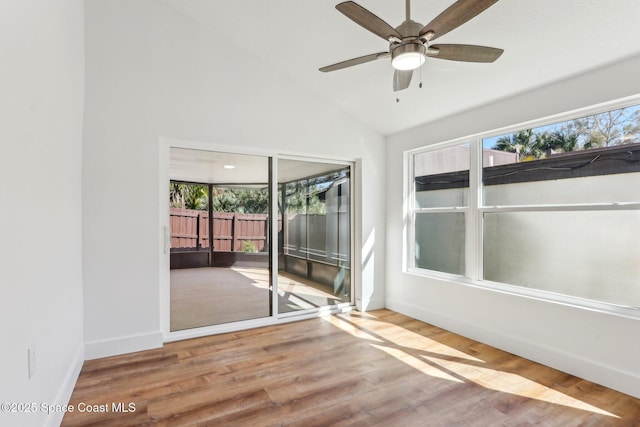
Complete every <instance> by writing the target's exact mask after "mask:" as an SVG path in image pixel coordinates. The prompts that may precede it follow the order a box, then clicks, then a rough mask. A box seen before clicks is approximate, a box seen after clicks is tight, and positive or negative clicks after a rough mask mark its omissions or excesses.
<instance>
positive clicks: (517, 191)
mask: <svg viewBox="0 0 640 427" xmlns="http://www.w3.org/2000/svg"><path fill="white" fill-rule="evenodd" d="M483 183H484V185H485V189H484V204H485V205H487V206H508V205H526V204H562V203H605V202H636V201H639V200H640V195H639V194H640V193H638V192H637V191H634V190H633V189H635V188H637V187H638V184H640V106H638V105H636V106H632V107H626V108H621V109H618V110H613V111H608V112H604V113H600V114H594V115H591V116H587V117H581V118H578V119H573V120H567V121H564V122H560V123H556V124H552V125H546V126H541V127H537V128H532V129H525V130H522V131H519V132H515V133H512V134H505V135H500V136H496V137H492V138H486V139H484V140H483Z"/></svg>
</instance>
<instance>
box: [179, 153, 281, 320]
mask: <svg viewBox="0 0 640 427" xmlns="http://www.w3.org/2000/svg"><path fill="white" fill-rule="evenodd" d="M270 164H271V159H270V158H268V157H261V156H247V155H238V154H229V153H216V152H209V151H198V150H186V149H178V148H173V149H171V178H172V181H171V183H170V191H169V203H170V208H169V209H170V226H171V250H170V264H171V272H170V328H171V331H178V330H184V329H193V328H198V327H205V326H212V325H220V324H224V323H231V322H238V321H243V320H250V319H258V318H264V317H269V316H271V314H272V297H271V295H272V294H271V269H270V262H269V260H270V256H269V253H270V243H269V242H270V239H269V235H270V226H269V225H270V220H269V212H270V203H269V200H270V196H269V188H270V186H269V175H270V174H269V170H270Z"/></svg>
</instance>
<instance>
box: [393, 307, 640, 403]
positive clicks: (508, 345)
mask: <svg viewBox="0 0 640 427" xmlns="http://www.w3.org/2000/svg"><path fill="white" fill-rule="evenodd" d="M386 307H387V308H388V309H389V310H393V311H396V312H398V313H401V314H404V315H406V316H409V317H412V318H414V319H418V320H421V321H423V322H426V323H429V324H432V325H434V326H437V327H439V328H443V329H446V330H448V331H451V332H454V333H456V334H459V335H462V336H465V337H468V338H471V339H474V340H476V341H480V342H482V343H484V344H488V345H490V346H492V347H495V348H498V349H500V350H504V351H507V352H509V353H513V354H515V355H518V356H520V357H524V358H526V359H529V360H533V361H534V362H538V363H541V364H543V365H546V366H549V367H551V368H554V369H558V370H560V371H562V372H566V373H568V374H571V375H575V376H577V377H579V378H584V379H586V380H588V381H591V382H594V383H597V384H600V385H603V386H605V387H609V388H611V389H614V390H617V391H620V392H622V393H626V394H628V395H630V396H633V397H636V398H640V378H638V377H637V376H635V375H633V374H631V373H628V372H624V371H620V370H618V369H616V368H613V367H610V366H606V365H603V364H601V363H598V362H595V361H593V360H588V359H584V358H581V357H579V356H577V355H575V354H572V353H566V352H564V351H561V350H559V349H557V348H551V347H547V346H544V345H541V344H539V343H537V342H533V341H528V340H526V339H525V338H522V337H516V336H512V335H509V334H505V333H503V332H501V331H498V330H494V329H491V328H486V327H481V326H478V325H475V324H473V325H472V324H469V323H465V322H463V321H461V320H460V319H454V318H450V317H447V316H443V315H441V314H437V313H433V312H429V311H426V310H424V309H422V308H421V307H417V306H415V305H412V304H407V303H404V302H401V301H396V300H387V301H386Z"/></svg>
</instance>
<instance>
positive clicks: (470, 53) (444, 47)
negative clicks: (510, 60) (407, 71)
mask: <svg viewBox="0 0 640 427" xmlns="http://www.w3.org/2000/svg"><path fill="white" fill-rule="evenodd" d="M429 49H438V54H436V55H433V56H431V55H429V57H430V58H439V59H448V60H450V61H463V62H493V61H495V60H496V59H498V58H499V57H500V55H502V52H504V50H502V49H496V48H495V47H485V46H472V45H468V44H434V45H431V46H429Z"/></svg>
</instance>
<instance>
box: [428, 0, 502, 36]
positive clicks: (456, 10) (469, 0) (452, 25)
mask: <svg viewBox="0 0 640 427" xmlns="http://www.w3.org/2000/svg"><path fill="white" fill-rule="evenodd" d="M497 2H498V0H458V1H457V2H455V3H454V4H452V5H451V6H449V7H448V8H447V9H445V11H444V12H442V13H441V14H440V15H438V16H437V17H436V18H435V19H434V20H432V21H431V22H429V23H428V24H427V25H425V26H424V28H422V30H420V35H421V36H423V35H425V34H426V33H428V32H433V33H434V35H433V37H431V40H434V39H436V38H438V37H441V36H442V35H444V34H446V33H448V32H449V31H451V30H455V29H456V28H458V27H459V26H460V25H462V24H464V23H465V22H467V21H469V20H471V19H472V18H474V17H476V16H477V15H479V14H480V13H482V12H484V11H485V10H486V9H488V8H489V7H491V6H493V5H494V4H495V3H497Z"/></svg>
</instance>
